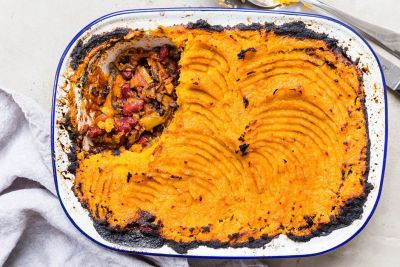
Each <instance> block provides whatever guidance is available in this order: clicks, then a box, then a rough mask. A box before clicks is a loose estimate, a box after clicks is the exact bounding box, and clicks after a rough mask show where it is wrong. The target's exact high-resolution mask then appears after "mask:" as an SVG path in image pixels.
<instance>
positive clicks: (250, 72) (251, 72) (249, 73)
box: [246, 71, 256, 76]
mask: <svg viewBox="0 0 400 267" xmlns="http://www.w3.org/2000/svg"><path fill="white" fill-rule="evenodd" d="M254 73H256V72H255V71H249V72H248V73H246V75H247V76H249V75H251V74H254Z"/></svg>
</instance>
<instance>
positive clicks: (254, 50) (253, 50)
mask: <svg viewBox="0 0 400 267" xmlns="http://www.w3.org/2000/svg"><path fill="white" fill-rule="evenodd" d="M247 52H253V53H255V52H257V50H256V49H255V48H254V47H249V48H246V49H244V50H240V52H239V53H238V54H237V57H238V59H244V58H245V56H246V53H247Z"/></svg>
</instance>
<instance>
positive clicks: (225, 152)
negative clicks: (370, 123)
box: [67, 21, 371, 253]
mask: <svg viewBox="0 0 400 267" xmlns="http://www.w3.org/2000/svg"><path fill="white" fill-rule="evenodd" d="M104 36H106V37H107V38H105V37H104ZM143 38H145V39H146V38H147V39H148V38H156V39H157V38H161V39H162V40H164V39H167V40H168V42H164V43H162V44H156V45H152V46H146V45H141V46H139V45H137V44H138V43H139V44H141V43H143V41H142V40H143ZM105 62H106V63H105ZM71 73H72V74H71V76H70V77H69V81H70V83H71V88H74V90H71V92H70V94H69V97H68V101H67V102H68V105H69V118H70V122H71V124H72V131H73V133H74V135H72V136H74V141H75V143H76V145H77V150H76V157H75V159H76V161H75V162H74V166H76V170H75V181H74V187H73V190H74V192H75V194H76V196H77V197H78V199H79V201H80V202H81V203H82V205H83V206H84V207H85V208H87V210H88V211H89V214H90V216H91V217H92V218H93V221H94V223H95V225H96V228H97V229H98V231H99V233H100V234H101V235H102V236H103V237H104V238H106V239H107V240H109V241H111V242H117V243H121V244H124V245H131V246H154V247H159V246H162V245H164V244H167V245H169V246H171V247H173V248H174V249H175V250H177V251H178V252H180V253H185V252H186V251H187V250H188V249H191V248H194V247H196V246H199V245H206V246H212V247H216V248H218V247H243V246H247V247H260V246H263V245H265V244H266V243H268V242H269V241H271V240H272V239H273V238H275V237H277V236H279V235H286V236H288V237H289V238H291V239H293V240H297V241H307V240H309V239H311V238H313V237H315V236H320V235H326V234H328V233H330V232H331V231H333V230H334V229H337V228H339V227H344V226H346V225H349V224H351V222H352V221H354V220H355V219H358V218H359V217H360V216H361V214H362V211H363V203H364V202H365V199H366V196H367V194H368V192H369V190H370V189H371V185H370V184H369V183H368V181H367V176H368V169H369V162H368V158H369V138H368V130H367V114H366V109H365V106H364V97H365V95H364V88H363V83H362V82H363V78H362V72H361V70H360V69H359V68H358V67H357V65H356V63H353V62H352V61H351V59H350V58H349V57H348V56H347V55H346V54H345V52H344V50H343V49H342V48H341V47H339V46H338V44H337V42H336V41H335V40H334V39H331V38H329V37H328V36H327V35H325V34H320V33H316V32H314V31H312V30H309V29H308V28H307V27H306V26H305V25H304V23H302V22H293V23H289V24H283V25H280V26H277V25H274V24H265V25H261V24H251V25H243V24H240V25H237V26H235V27H223V26H219V25H209V24H208V23H207V22H205V21H197V22H194V23H189V24H188V25H177V26H171V27H160V28H158V29H156V30H153V31H140V30H130V29H117V30H116V31H115V32H111V33H105V34H104V35H103V36H95V37H93V38H92V39H91V40H88V41H86V42H85V43H79V44H78V45H77V47H76V48H75V49H74V51H73V53H72V59H71ZM79 97H80V98H81V99H80V100H79V99H78V98H79Z"/></svg>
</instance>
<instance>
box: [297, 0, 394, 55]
mask: <svg viewBox="0 0 400 267" xmlns="http://www.w3.org/2000/svg"><path fill="white" fill-rule="evenodd" d="M304 2H307V3H310V4H312V5H313V6H316V7H318V8H320V9H323V10H325V11H327V12H329V13H331V14H332V15H334V16H336V17H337V18H339V19H341V20H343V21H344V22H346V23H347V24H349V25H351V26H352V27H354V28H355V29H356V30H357V31H358V32H360V33H361V34H362V35H364V36H365V37H367V38H369V39H371V40H372V41H374V42H375V43H377V44H378V45H380V46H381V47H382V48H384V49H385V50H387V51H388V52H389V53H390V54H392V55H394V56H396V57H397V58H399V59H400V34H398V33H396V32H394V31H391V30H388V29H385V28H382V27H380V26H377V25H374V24H371V23H368V22H365V21H363V20H361V19H358V18H355V17H353V16H351V15H349V14H347V13H346V12H343V11H340V10H338V9H336V8H334V7H332V6H330V5H327V4H325V3H323V2H321V1H319V0H313V1H304Z"/></svg>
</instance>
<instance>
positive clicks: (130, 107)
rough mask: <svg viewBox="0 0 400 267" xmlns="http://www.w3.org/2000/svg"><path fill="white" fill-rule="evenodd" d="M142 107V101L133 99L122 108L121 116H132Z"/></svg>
mask: <svg viewBox="0 0 400 267" xmlns="http://www.w3.org/2000/svg"><path fill="white" fill-rule="evenodd" d="M143 106H144V100H142V99H135V100H133V101H131V102H126V103H125V105H124V107H123V110H122V112H123V114H124V115H125V116H130V115H132V114H133V113H134V112H138V111H140V110H141V109H142V108H143Z"/></svg>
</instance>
